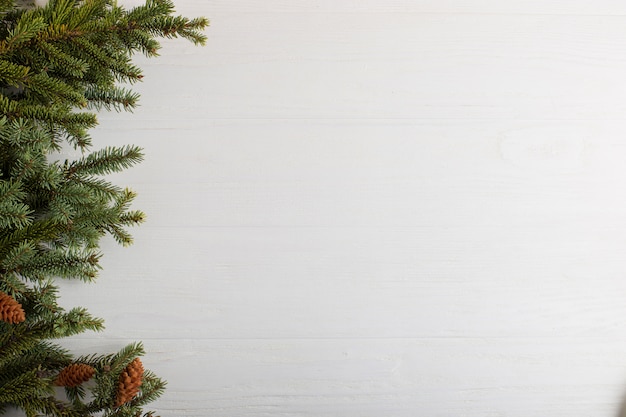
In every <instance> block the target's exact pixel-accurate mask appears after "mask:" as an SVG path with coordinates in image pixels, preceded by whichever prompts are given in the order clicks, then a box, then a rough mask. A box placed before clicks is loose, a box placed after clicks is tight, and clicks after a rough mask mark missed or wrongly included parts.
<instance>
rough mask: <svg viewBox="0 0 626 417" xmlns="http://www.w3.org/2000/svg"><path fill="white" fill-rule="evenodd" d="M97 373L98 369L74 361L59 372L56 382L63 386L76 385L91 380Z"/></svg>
mask: <svg viewBox="0 0 626 417" xmlns="http://www.w3.org/2000/svg"><path fill="white" fill-rule="evenodd" d="M95 373H96V370H95V369H94V368H92V367H91V366H89V365H86V364H84V363H73V364H71V365H68V366H66V367H65V368H63V369H62V370H61V372H59V375H57V379H56V380H55V381H54V383H55V385H59V386H62V387H76V386H78V385H80V384H82V383H83V382H87V381H89V380H90V379H91V378H92V377H93V375H94V374H95Z"/></svg>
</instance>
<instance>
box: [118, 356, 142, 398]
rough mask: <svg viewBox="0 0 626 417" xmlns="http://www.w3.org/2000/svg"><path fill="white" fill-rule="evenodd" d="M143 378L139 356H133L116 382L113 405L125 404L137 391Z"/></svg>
mask: <svg viewBox="0 0 626 417" xmlns="http://www.w3.org/2000/svg"><path fill="white" fill-rule="evenodd" d="M142 379H143V364H142V363H141V360H140V359H139V358H135V359H134V360H133V361H132V362H131V363H129V364H128V366H127V367H126V368H124V370H123V371H122V374H121V375H120V378H119V380H118V383H117V394H116V397H115V406H116V407H119V406H120V405H122V404H126V403H127V402H129V401H130V400H132V399H133V398H135V396H136V395H137V394H138V393H139V387H140V386H141V382H142Z"/></svg>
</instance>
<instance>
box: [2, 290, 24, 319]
mask: <svg viewBox="0 0 626 417" xmlns="http://www.w3.org/2000/svg"><path fill="white" fill-rule="evenodd" d="M0 320H2V321H6V322H7V323H10V324H17V323H21V322H23V321H24V320H26V314H25V313H24V309H23V308H22V305H21V304H20V303H18V302H17V301H15V298H13V297H11V296H10V295H9V294H5V293H3V292H0Z"/></svg>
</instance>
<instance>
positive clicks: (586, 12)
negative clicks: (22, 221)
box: [63, 0, 626, 417]
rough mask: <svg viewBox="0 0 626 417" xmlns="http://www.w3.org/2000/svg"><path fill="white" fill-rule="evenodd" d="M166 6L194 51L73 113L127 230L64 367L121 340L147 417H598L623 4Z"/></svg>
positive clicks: (614, 258) (618, 197)
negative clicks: (147, 397)
mask: <svg viewBox="0 0 626 417" xmlns="http://www.w3.org/2000/svg"><path fill="white" fill-rule="evenodd" d="M128 3H129V4H131V2H128ZM177 6H178V10H179V11H180V12H182V13H184V14H187V15H205V16H208V17H209V18H210V19H211V22H212V26H211V28H210V29H209V31H208V35H209V42H208V45H207V46H206V47H205V48H201V49H199V48H194V47H192V46H190V45H187V44H185V43H184V42H181V41H176V40H172V41H169V40H168V41H167V42H165V43H164V48H163V50H162V56H161V57H160V58H159V59H157V60H153V61H147V60H140V65H141V66H142V67H144V68H145V72H146V77H145V81H144V82H143V83H142V84H141V85H139V86H137V90H138V91H139V92H140V93H141V94H142V101H141V103H142V107H141V108H139V109H138V111H136V112H135V113H134V114H103V115H102V116H101V117H100V121H101V125H100V127H99V128H98V129H96V130H95V131H94V134H93V136H94V142H95V143H97V144H101V145H102V146H104V145H105V144H126V143H134V144H138V145H140V146H143V147H144V148H145V149H146V154H147V159H146V162H145V163H144V164H142V165H141V166H139V167H138V168H136V169H133V170H132V171H129V172H127V173H124V174H123V175H119V176H117V177H116V178H115V179H116V181H117V182H118V183H120V184H123V185H130V186H131V187H132V188H134V189H135V190H137V191H138V192H139V197H138V200H137V207H139V208H141V209H143V210H145V211H146V212H147V213H148V219H149V220H148V222H147V224H146V225H145V226H142V227H141V228H139V229H137V230H136V231H135V236H136V245H135V246H133V247H131V248H130V249H122V248H118V247H116V246H115V245H114V244H113V242H110V241H107V242H106V244H105V247H104V252H105V257H104V271H103V273H102V276H101V279H100V281H99V282H98V283H97V284H95V285H92V286H85V285H84V284H78V283H67V284H64V289H63V294H64V295H63V300H64V302H65V303H66V304H67V305H68V306H71V305H75V304H80V305H84V306H87V307H89V308H90V310H91V311H92V312H94V313H95V314H97V315H99V316H101V317H104V318H105V319H106V320H107V330H106V332H105V333H103V334H100V335H91V334H89V335H82V336H80V337H77V338H75V339H73V340H72V341H68V342H67V346H69V347H71V348H73V349H75V350H76V351H77V352H79V353H83V352H90V351H93V350H99V351H102V350H105V351H107V350H110V351H114V350H116V349H117V348H119V347H120V346H122V345H123V344H124V343H126V342H129V341H132V340H143V341H144V343H145V345H146V346H147V349H148V355H147V356H146V358H145V361H144V362H145V363H146V366H147V367H149V368H151V369H153V370H154V371H156V372H157V373H159V374H161V375H163V376H164V377H165V378H167V379H168V380H169V382H170V385H169V387H170V388H169V390H168V392H167V393H166V395H165V396H164V397H163V398H162V400H160V401H159V402H158V403H156V404H155V407H156V408H157V409H158V411H159V413H160V414H161V415H163V416H170V415H172V416H173V415H187V416H220V417H221V416H224V417H227V416H228V417H244V416H290V417H296V416H306V417H330V416H333V417H335V416H336V417H346V416H359V417H380V416H394V417H413V416H436V417H453V416H454V417H458V416H465V417H495V416H506V417H529V416H537V417H539V416H541V417H543V416H551V417H565V416H567V417H589V416H608V417H618V413H619V408H620V406H621V402H622V397H623V394H624V390H625V389H626V361H625V360H624V357H625V355H624V353H625V352H626V337H625V336H624V329H625V327H626V304H625V303H624V294H625V293H626V279H625V276H626V257H624V253H626V214H625V208H626V188H625V187H624V186H623V184H624V183H625V181H626V166H625V164H624V162H623V161H624V156H625V154H626V142H625V141H624V137H625V136H626V119H625V117H624V116H625V115H626V104H625V103H626V84H625V83H624V74H625V73H626V41H625V40H626V5H625V4H623V3H622V2H616V1H609V0H601V1H597V2H588V1H582V0H581V1H563V0H558V1H557V0H549V1H531V0H525V1H524V0H512V1H507V2H496V1H491V0H471V1H459V0H445V1H444V0H442V1H437V2H434V1H418V0H415V1H409V0H394V1H382V0H367V1H359V2H356V1H342V2H336V1H332V2H331V1H325V0H316V1H282V0H272V1H269V2H262V3H261V2H256V1H250V0H240V1H234V2H233V1H222V0H219V1H217V0H215V1H213V0H212V1H205V0H178V1H177Z"/></svg>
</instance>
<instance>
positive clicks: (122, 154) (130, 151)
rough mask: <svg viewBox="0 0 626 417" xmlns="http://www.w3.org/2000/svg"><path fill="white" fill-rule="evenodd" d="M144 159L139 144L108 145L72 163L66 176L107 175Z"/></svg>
mask: <svg viewBox="0 0 626 417" xmlns="http://www.w3.org/2000/svg"><path fill="white" fill-rule="evenodd" d="M142 160H143V153H142V151H141V148H139V147H137V146H132V145H128V146H124V147H121V148H117V147H107V148H104V149H102V150H99V151H96V152H93V153H91V154H90V155H88V156H87V157H85V158H81V159H80V160H78V161H75V162H73V163H71V164H70V166H69V168H68V170H67V174H66V176H67V178H72V177H73V176H74V175H77V174H78V175H107V174H111V173H114V172H119V171H122V170H124V169H127V168H130V167H131V166H133V165H135V164H136V163H138V162H141V161H142Z"/></svg>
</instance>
